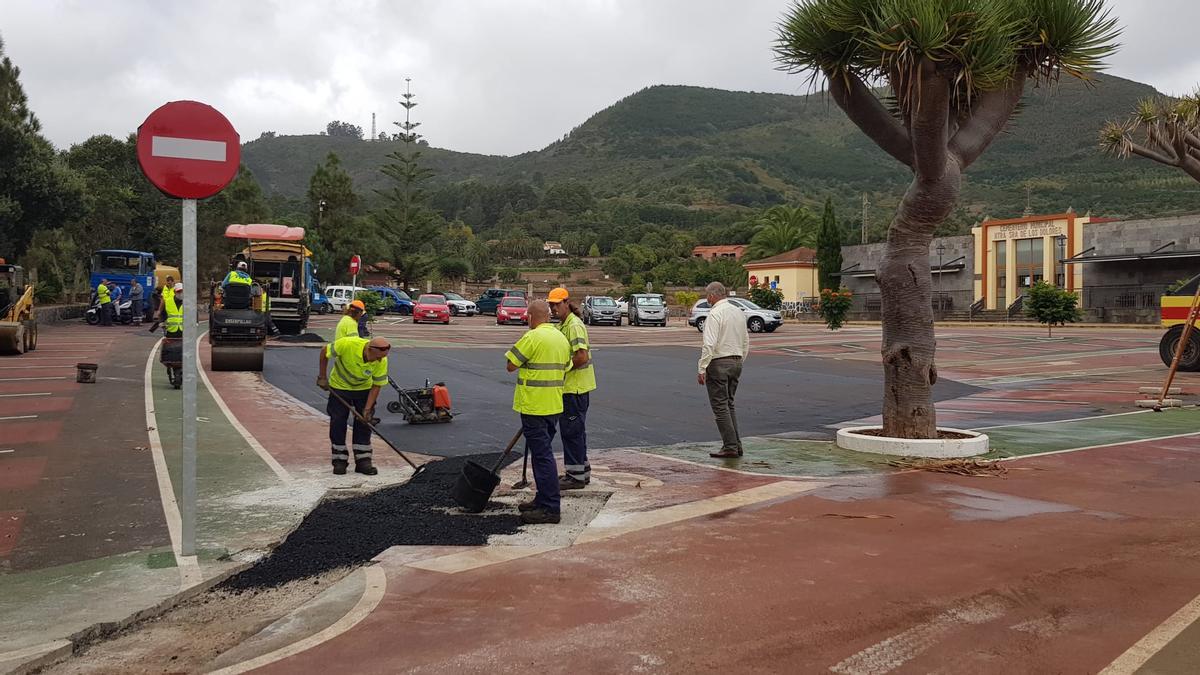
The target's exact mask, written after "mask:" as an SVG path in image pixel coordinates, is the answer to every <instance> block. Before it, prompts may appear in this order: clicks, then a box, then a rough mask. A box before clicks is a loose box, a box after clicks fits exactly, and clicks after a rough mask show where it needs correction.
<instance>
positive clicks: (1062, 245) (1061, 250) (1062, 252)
mask: <svg viewBox="0 0 1200 675" xmlns="http://www.w3.org/2000/svg"><path fill="white" fill-rule="evenodd" d="M1054 241H1056V242H1058V264H1056V265H1055V266H1054V267H1055V275H1054V276H1055V279H1054V281H1055V282H1056V283H1058V285H1059V286H1062V287H1064V288H1065V287H1066V285H1067V266H1066V265H1065V264H1064V263H1063V262H1062V261H1063V259H1064V258H1066V257H1067V252H1066V249H1067V235H1065V234H1060V235H1058V236H1057V237H1055V238H1054ZM1058 269H1062V281H1061V282H1059V281H1058V278H1057V277H1058V274H1057V271H1058Z"/></svg>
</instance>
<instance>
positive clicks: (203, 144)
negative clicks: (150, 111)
mask: <svg viewBox="0 0 1200 675" xmlns="http://www.w3.org/2000/svg"><path fill="white" fill-rule="evenodd" d="M150 154H151V155H153V156H154V157H169V158H171V159H197V160H200V161H204V162H224V161H225V157H226V148H225V141H202V140H200V139H196V138H173V137H171V136H151V137H150Z"/></svg>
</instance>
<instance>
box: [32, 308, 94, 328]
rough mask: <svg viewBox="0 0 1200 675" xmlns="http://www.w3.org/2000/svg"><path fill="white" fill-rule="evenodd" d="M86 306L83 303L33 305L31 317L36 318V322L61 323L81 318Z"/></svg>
mask: <svg viewBox="0 0 1200 675" xmlns="http://www.w3.org/2000/svg"><path fill="white" fill-rule="evenodd" d="M87 308H88V306H87V305H85V304H72V305H47V306H43V307H34V308H33V317H34V318H35V319H37V322H38V323H43V324H44V323H62V322H63V321H71V320H75V319H82V318H83V313H84V312H86V311H87Z"/></svg>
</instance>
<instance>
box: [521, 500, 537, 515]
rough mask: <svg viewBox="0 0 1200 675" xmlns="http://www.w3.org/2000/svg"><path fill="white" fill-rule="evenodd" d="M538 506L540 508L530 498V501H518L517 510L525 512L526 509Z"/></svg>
mask: <svg viewBox="0 0 1200 675" xmlns="http://www.w3.org/2000/svg"><path fill="white" fill-rule="evenodd" d="M536 508H538V506H537V504H534V503H533V500H532V499H530V500H529V501H524V502H518V503H517V510H518V511H520V512H521V513H525V512H526V511H532V510H534V509H536Z"/></svg>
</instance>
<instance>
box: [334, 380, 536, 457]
mask: <svg viewBox="0 0 1200 675" xmlns="http://www.w3.org/2000/svg"><path fill="white" fill-rule="evenodd" d="M329 395H330V396H332V397H334V398H336V399H337V400H338V401H340V402H341V403H342V405H344V406H346V409H347V410H349V411H350V414H351V415H354V418H355V419H357V420H358V421H359V422H362V423H363V424H365V425H367V427H369V428H370V429H371V431H374V432H375V435H376V436H378V437H379V438H380V440H382V441H383V442H384V443H385V444H387V446H388V447H389V448H391V449H392V450H394V451H395V452H396V454H397V455H400V457H401V458H402V459H403V460H404V461H406V462H408V465H409V466H411V467H412V468H413V475H411V476H409V477H408V479H409V480H412V479H413V478H416V477H417V474H419V473H421V472H422V471H424V470H425V465H424V464H422V465H421V466H417V465H416V464H413V461H412V460H411V459H409V458H408V455H406V454H404V453H403V452H400V448H397V447H396V446H394V445H392V442H391V441H389V440H388V439H387V438H386V437H384V435H383V434H381V433H379V430H378V429H376V428H375V425H374V424H372V420H369V419H367V418H366V417H363V416H362V415H361V414H360V413H359V412H358V411H357V410H355V409H354V406H353V405H351V404H350V402H349V401H347V400H346V399H344V398H342V397H341V396H338V395H337V394H336V393H334V392H333V390H332V389H331V390H329ZM376 421H378V420H376ZM513 441H514V442H515V441H516V439H513ZM509 447H511V446H509Z"/></svg>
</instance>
